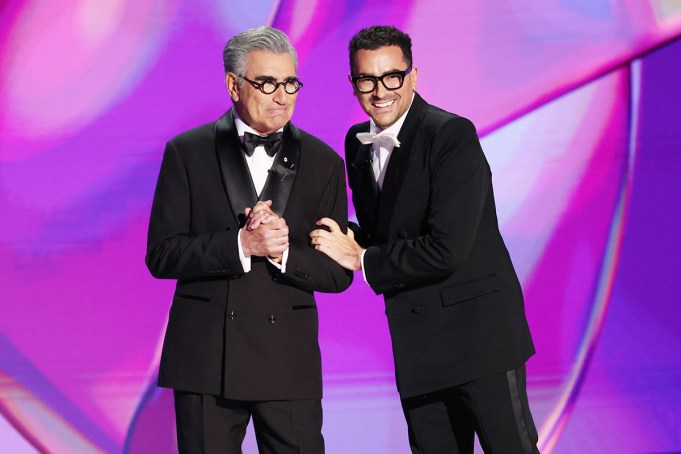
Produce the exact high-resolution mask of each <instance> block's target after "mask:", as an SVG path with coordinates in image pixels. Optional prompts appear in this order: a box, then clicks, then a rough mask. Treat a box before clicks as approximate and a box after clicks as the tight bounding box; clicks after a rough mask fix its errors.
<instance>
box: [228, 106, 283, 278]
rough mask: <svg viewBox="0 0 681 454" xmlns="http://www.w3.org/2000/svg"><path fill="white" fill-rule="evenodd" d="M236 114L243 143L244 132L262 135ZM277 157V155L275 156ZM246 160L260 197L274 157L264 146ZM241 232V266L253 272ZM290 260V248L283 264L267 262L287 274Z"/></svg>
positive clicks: (239, 236)
mask: <svg viewBox="0 0 681 454" xmlns="http://www.w3.org/2000/svg"><path fill="white" fill-rule="evenodd" d="M232 113H233V114H234V125H235V126H236V132H237V134H238V135H239V140H240V141H241V143H243V141H244V132H250V133H251V134H256V135H261V134H260V133H259V132H257V131H255V130H254V129H253V128H251V127H250V126H248V125H247V124H246V123H244V121H243V120H242V119H241V118H239V115H238V114H237V113H236V111H235V110H233V111H232ZM283 130H284V128H281V129H279V131H277V132H281V131H283ZM275 156H276V155H275ZM244 158H246V164H248V171H249V172H250V174H251V180H253V186H254V187H255V192H256V193H257V194H258V195H260V193H261V192H262V190H263V188H264V187H265V183H266V182H267V176H268V175H269V170H270V169H271V168H272V164H273V163H274V156H269V155H268V154H267V152H266V151H265V146H264V145H258V146H257V147H255V150H254V151H253V155H252V156H248V155H246V154H245V153H244ZM241 230H243V229H240V230H239V234H238V235H237V244H238V246H239V260H241V266H242V267H243V269H244V273H248V272H249V271H251V256H250V255H249V256H248V257H246V254H244V248H243V246H242V244H241ZM287 259H288V248H287V249H286V250H285V251H284V253H283V254H282V258H281V263H277V262H275V261H273V260H271V259H270V258H269V257H268V259H267V260H269V262H270V263H271V264H272V265H274V266H276V267H277V268H279V269H280V270H281V272H282V273H285V272H286V260H287Z"/></svg>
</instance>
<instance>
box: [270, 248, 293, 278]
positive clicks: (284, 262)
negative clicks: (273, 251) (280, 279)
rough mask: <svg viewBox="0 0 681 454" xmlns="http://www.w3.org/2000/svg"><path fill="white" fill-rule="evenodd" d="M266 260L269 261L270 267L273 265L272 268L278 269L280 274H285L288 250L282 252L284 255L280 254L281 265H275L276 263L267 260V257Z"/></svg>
mask: <svg viewBox="0 0 681 454" xmlns="http://www.w3.org/2000/svg"><path fill="white" fill-rule="evenodd" d="M267 260H269V262H270V263H271V264H272V265H274V266H276V267H277V268H279V270H280V271H281V272H282V274H283V273H285V272H286V260H288V248H286V250H285V251H284V253H283V254H281V263H277V262H275V261H274V260H272V259H271V258H269V257H267Z"/></svg>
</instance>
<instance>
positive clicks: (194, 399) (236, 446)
mask: <svg viewBox="0 0 681 454" xmlns="http://www.w3.org/2000/svg"><path fill="white" fill-rule="evenodd" d="M175 416H176V422H177V445H178V448H179V451H180V454H232V453H241V444H242V442H243V440H244V437H245V435H246V427H247V426H248V422H249V420H250V418H251V416H252V417H253V428H254V429H255V437H256V440H257V443H258V451H259V452H260V453H261V454H287V453H296V454H322V453H323V452H324V438H323V437H322V403H321V401H320V400H277V401H263V402H252V401H239V400H230V399H222V398H219V397H215V396H210V395H206V394H194V393H187V392H182V391H175Z"/></svg>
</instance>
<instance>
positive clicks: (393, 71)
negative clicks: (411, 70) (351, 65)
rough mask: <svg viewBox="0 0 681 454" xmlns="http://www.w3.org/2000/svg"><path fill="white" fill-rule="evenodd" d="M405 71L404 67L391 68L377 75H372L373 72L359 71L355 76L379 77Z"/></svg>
mask: <svg viewBox="0 0 681 454" xmlns="http://www.w3.org/2000/svg"><path fill="white" fill-rule="evenodd" d="M405 71H406V69H391V70H389V71H386V72H384V73H383V74H380V75H378V76H374V75H373V74H368V73H360V74H359V75H358V76H357V77H381V76H385V75H386V74H392V73H403V72H405Z"/></svg>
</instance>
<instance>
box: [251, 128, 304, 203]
mask: <svg viewBox="0 0 681 454" xmlns="http://www.w3.org/2000/svg"><path fill="white" fill-rule="evenodd" d="M299 168H300V133H299V132H298V129H297V128H296V127H295V126H293V125H292V124H291V123H289V124H287V125H286V127H285V128H284V136H283V140H282V144H281V149H280V150H279V151H278V152H277V154H276V156H275V158H274V162H273V163H272V168H271V169H270V172H269V174H268V175H267V181H266V182H265V186H264V187H263V189H262V192H261V193H260V200H271V201H272V211H274V212H275V213H277V214H278V215H279V216H283V215H284V211H286V205H287V204H288V201H289V198H290V197H291V191H292V190H293V183H294V182H295V180H296V175H297V174H298V169H299Z"/></svg>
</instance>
